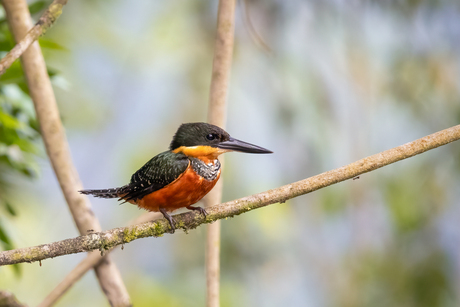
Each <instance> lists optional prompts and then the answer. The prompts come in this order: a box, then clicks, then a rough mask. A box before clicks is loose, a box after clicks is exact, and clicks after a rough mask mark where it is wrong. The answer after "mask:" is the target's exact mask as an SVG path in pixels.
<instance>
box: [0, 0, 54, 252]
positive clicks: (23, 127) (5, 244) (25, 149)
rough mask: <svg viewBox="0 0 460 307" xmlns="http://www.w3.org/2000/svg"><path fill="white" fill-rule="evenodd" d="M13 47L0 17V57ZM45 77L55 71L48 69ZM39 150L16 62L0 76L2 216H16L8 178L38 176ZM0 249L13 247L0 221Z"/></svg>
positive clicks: (49, 44)
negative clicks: (10, 196)
mask: <svg viewBox="0 0 460 307" xmlns="http://www.w3.org/2000/svg"><path fill="white" fill-rule="evenodd" d="M46 6H47V1H36V2H34V3H32V4H30V6H29V10H30V12H31V14H36V13H39V12H40V11H42V10H43V9H44V8H45V7H46ZM40 44H41V45H42V47H46V48H51V49H57V50H62V49H63V47H61V46H60V45H58V44H56V43H54V42H53V41H50V40H44V41H43V43H42V42H40ZM14 45H15V41H14V38H13V35H12V33H11V32H10V31H9V28H8V24H7V22H6V18H5V17H3V18H0V54H2V56H3V55H5V54H6V53H7V52H8V51H9V50H11V49H12V48H13V47H14ZM48 74H49V75H50V76H54V75H55V74H56V72H55V71H54V70H52V69H49V68H48ZM40 152H41V150H40V131H39V125H38V122H37V119H36V116H35V111H34V108H33V104H32V101H31V99H30V96H29V89H28V87H27V83H26V79H25V76H24V73H23V71H22V66H21V63H20V62H19V61H15V62H14V63H13V64H12V65H11V67H10V68H9V69H8V70H7V71H6V72H5V73H4V74H3V75H2V76H1V77H0V210H1V211H4V212H6V213H7V215H6V216H9V217H13V216H16V214H17V213H16V210H15V209H14V205H13V204H12V203H11V202H9V201H8V200H7V198H8V191H9V188H10V187H9V186H8V184H7V182H8V181H7V180H6V179H5V177H6V176H8V175H14V174H21V175H23V176H26V177H28V178H34V177H36V176H37V174H38V164H37V162H36V157H37V155H39V154H40ZM0 246H1V248H2V249H5V250H8V249H12V248H13V247H14V244H13V242H12V240H11V238H10V236H9V235H8V232H7V230H6V229H5V226H4V225H3V223H2V221H1V219H0Z"/></svg>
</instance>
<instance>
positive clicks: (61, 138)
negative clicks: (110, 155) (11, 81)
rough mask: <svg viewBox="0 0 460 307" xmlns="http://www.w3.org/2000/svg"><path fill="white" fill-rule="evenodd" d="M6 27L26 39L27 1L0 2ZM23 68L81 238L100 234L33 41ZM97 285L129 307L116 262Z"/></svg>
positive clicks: (99, 271) (100, 271)
mask: <svg viewBox="0 0 460 307" xmlns="http://www.w3.org/2000/svg"><path fill="white" fill-rule="evenodd" d="M2 3H3V6H4V8H5V12H6V17H7V19H8V24H9V26H10V28H11V32H12V33H13V35H14V38H15V40H16V41H20V40H21V39H22V38H23V37H25V36H26V35H27V33H28V31H29V29H31V28H32V19H31V17H30V13H29V9H28V7H27V2H26V0H2ZM21 61H22V67H23V69H24V74H25V77H26V80H27V85H28V87H29V92H30V97H31V98H32V101H33V103H34V107H35V113H36V115H37V119H38V121H39V123H40V131H41V135H42V138H43V142H44V144H45V148H46V152H47V154H48V156H49V159H50V162H51V165H52V167H53V170H54V173H55V174H56V177H57V180H58V182H59V184H60V186H61V190H62V192H63V194H64V197H65V199H66V201H67V204H68V206H69V209H70V212H71V214H72V217H73V219H74V221H75V224H76V226H77V228H78V231H79V232H80V234H81V235H84V234H86V233H87V231H88V230H89V229H93V230H95V231H100V229H101V226H100V224H99V221H98V220H97V218H96V217H95V216H94V213H93V211H92V209H91V204H90V203H89V201H88V199H87V198H86V197H84V195H81V194H79V193H78V192H77V191H78V190H81V189H82V184H81V182H80V179H79V176H78V173H77V171H76V170H75V167H74V165H73V162H72V158H71V156H70V150H69V146H68V143H67V138H66V135H65V130H64V127H63V125H62V122H61V118H60V115H59V109H58V107H57V103H56V97H55V95H54V91H53V88H52V86H51V82H50V79H49V77H48V73H47V70H46V64H45V60H44V58H43V54H42V52H41V49H40V46H39V45H38V42H34V43H32V44H31V45H30V47H29V48H27V50H26V51H25V52H24V53H23V54H22V56H21ZM95 272H96V275H97V278H98V281H99V284H100V286H101V288H102V290H103V292H104V294H105V295H106V297H107V299H108V300H109V302H110V304H111V305H113V306H131V302H130V299H129V295H128V291H127V290H126V287H125V285H124V284H123V280H122V279H121V274H120V272H119V271H118V268H117V267H116V265H115V263H114V262H113V261H111V259H110V258H107V259H106V261H103V262H101V263H99V265H97V266H96V267H95Z"/></svg>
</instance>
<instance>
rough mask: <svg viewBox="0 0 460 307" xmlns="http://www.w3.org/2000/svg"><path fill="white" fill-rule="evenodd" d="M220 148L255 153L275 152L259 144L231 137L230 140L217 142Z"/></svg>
mask: <svg viewBox="0 0 460 307" xmlns="http://www.w3.org/2000/svg"><path fill="white" fill-rule="evenodd" d="M217 147H218V148H221V149H228V150H234V151H239V152H246V153H254V154H267V153H273V151H271V150H268V149H265V148H262V147H260V146H257V145H253V144H250V143H246V142H243V141H240V140H237V139H234V138H232V137H231V138H230V139H229V140H228V141H225V142H222V143H219V144H217Z"/></svg>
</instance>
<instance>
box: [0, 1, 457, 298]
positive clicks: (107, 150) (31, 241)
mask: <svg viewBox="0 0 460 307" xmlns="http://www.w3.org/2000/svg"><path fill="white" fill-rule="evenodd" d="M49 3H50V1H39V2H37V3H35V4H33V6H32V7H31V10H32V11H33V12H34V13H36V14H34V17H35V18H38V17H39V16H40V10H41V9H42V8H43V7H46V6H47V5H48V4H49ZM31 4H32V2H31ZM216 13H217V1H212V2H211V1H200V0H188V1H182V0H178V1H148V0H136V1H127V0H124V1H122V0H112V1H103V0H97V1H96V0H91V1H89V0H86V1H69V3H68V5H67V6H66V7H65V8H64V13H63V15H62V16H61V18H60V19H59V20H58V22H57V24H56V25H55V26H54V27H53V28H52V29H51V30H50V31H49V32H48V33H47V35H46V36H45V37H44V38H43V39H42V41H41V45H42V47H43V51H44V53H45V57H46V59H47V64H48V67H49V73H50V75H51V76H52V80H53V84H54V88H55V92H56V95H57V99H58V104H59V107H60V111H61V114H62V115H61V116H62V120H63V123H64V125H65V127H66V129H67V136H68V139H69V143H70V147H71V151H72V155H73V159H74V162H75V164H76V167H77V169H78V171H79V173H80V176H81V179H82V181H83V184H84V186H85V188H108V187H117V186H121V185H123V184H125V183H127V182H128V181H129V178H130V175H131V174H132V173H133V172H134V171H136V170H137V169H138V168H139V167H141V166H142V165H143V164H144V163H145V162H146V161H147V160H148V159H150V158H151V157H152V156H154V155H156V154H157V153H159V152H162V151H164V150H166V149H167V147H168V145H169V142H170V140H171V137H172V135H173V134H174V132H175V130H176V129H177V127H178V126H179V125H180V124H181V123H184V122H193V121H205V120H206V116H207V103H208V94H209V85H210V79H211V65H212V56H213V44H214V35H215V25H216ZM246 14H248V15H249V16H250V19H251V21H252V24H253V27H254V28H255V29H256V31H257V33H258V35H260V37H262V38H263V40H264V42H265V44H266V45H267V46H268V47H269V50H267V49H266V48H264V47H262V46H261V44H260V43H258V41H257V40H255V39H254V36H255V34H254V33H252V32H251V30H250V28H251V26H250V25H248V23H247V21H246V22H245V20H246V17H245V15H246ZM0 30H1V33H0V49H1V52H2V55H4V54H5V52H6V51H8V50H9V49H11V47H12V42H11V36H10V35H9V34H8V31H7V25H6V23H5V22H4V19H2V20H0ZM235 35H236V37H235V52H234V62H233V68H232V76H231V86H230V94H229V97H228V119H227V131H229V132H230V134H231V135H232V136H234V137H236V138H239V139H242V140H245V141H248V142H252V143H255V144H258V145H261V146H263V147H266V148H269V149H271V150H273V151H274V152H275V153H274V154H273V155H267V156H263V157H261V156H254V155H244V154H238V153H231V154H227V155H226V160H225V170H224V174H223V180H224V182H225V188H224V201H227V200H231V199H235V198H239V197H243V196H246V195H249V194H253V193H256V192H261V191H264V190H267V189H270V188H275V187H277V186H280V185H283V184H287V183H290V182H294V181H297V180H300V179H304V178H307V177H309V176H312V175H316V174H318V173H321V172H324V171H327V170H330V169H333V168H336V167H340V166H343V165H345V164H348V163H350V162H353V161H355V160H358V159H360V158H363V157H366V156H369V155H372V154H375V153H378V152H380V151H383V150H385V149H389V148H392V147H395V146H398V145H401V144H403V143H406V142H409V141H412V140H414V139H416V138H419V137H422V136H425V135H427V134H430V133H433V132H436V131H438V130H442V129H445V128H448V127H450V126H453V125H457V124H459V122H460V2H458V0H406V1H404V0H389V1H362V0H356V1H343V0H342V1H341V0H323V1H313V0H309V1H307V0H304V1H300V0H298V1H294V0H291V1H282V0H276V1H275V0H266V1H262V0H247V9H246V10H245V9H244V5H243V2H239V3H238V6H237V19H236V34H235ZM0 82H1V83H0V94H1V95H0V132H1V133H0V189H1V191H0V199H1V203H0V242H1V244H2V245H1V248H2V249H10V248H13V247H25V246H30V245H37V244H42V243H48V242H51V241H55V240H61V239H65V238H68V237H74V236H76V235H77V231H76V228H75V227H74V225H73V221H72V219H71V217H70V215H69V212H68V209H67V206H66V204H65V201H64V198H63V196H62V194H61V192H60V189H59V186H58V184H57V182H56V179H55V177H54V175H53V173H52V170H51V168H50V165H49V162H48V160H47V158H46V155H45V153H44V149H43V144H42V142H41V139H40V137H39V133H38V132H37V123H36V120H35V116H34V112H33V107H32V104H31V101H30V99H29V98H28V96H27V88H26V86H25V84H24V80H23V76H22V74H21V70H20V66H19V63H16V64H15V66H13V67H12V68H10V70H9V71H8V72H7V74H6V75H4V76H2V78H1V79H0ZM459 186H460V144H459V143H453V144H450V145H447V146H444V147H442V148H439V149H435V150H433V151H430V152H428V153H425V154H423V155H420V156H416V157H414V158H411V159H409V160H406V161H403V162H399V163H396V164H393V165H390V166H387V167H385V168H383V169H380V170H377V171H374V172H371V173H369V174H365V175H362V176H360V178H359V179H358V180H349V181H347V182H343V183H340V184H338V185H335V186H332V187H329V188H325V189H322V190H320V191H317V192H314V193H312V194H310V195H307V196H302V197H299V198H296V199H294V200H291V201H287V202H286V203H285V204H282V205H280V204H277V205H272V206H269V207H266V208H263V209H259V210H255V211H254V212H249V213H247V214H244V215H241V216H238V217H236V218H233V219H229V220H225V221H223V223H222V257H221V258H222V268H221V281H222V285H221V292H222V293H221V294H222V299H221V301H222V306H224V307H225V306H283V305H284V306H430V307H432V306H458V305H460V226H459V225H460V200H459V199H460V189H459ZM91 202H92V204H93V207H94V211H95V213H96V214H97V216H98V218H99V219H100V221H101V224H102V227H103V228H104V229H110V228H113V227H119V226H124V225H126V224H127V223H128V221H129V220H131V219H132V218H135V217H136V216H138V215H140V214H142V213H143V212H142V211H139V210H138V209H137V208H136V207H135V206H132V205H129V204H125V205H122V206H119V205H118V204H117V202H116V201H115V200H102V199H91ZM204 240H205V227H200V228H198V229H197V230H194V231H191V232H190V233H189V234H184V233H177V234H176V235H173V236H171V235H165V236H164V237H162V238H158V239H155V238H148V239H142V240H138V241H134V242H132V243H130V244H127V245H125V248H124V250H123V251H120V250H118V251H116V252H114V253H113V258H114V259H115V261H116V263H117V265H118V267H119V268H120V270H121V272H122V275H123V279H124V281H125V283H126V285H127V287H128V290H129V293H130V295H131V298H132V300H133V302H134V306H204V304H205V300H204V298H205V277H204ZM84 257H85V255H84V254H79V255H71V256H65V257H59V258H56V259H52V260H46V261H43V262H42V266H41V267H40V266H39V264H38V263H33V264H22V265H19V266H16V267H13V268H11V267H1V268H0V289H8V290H10V291H12V292H14V293H15V294H16V296H17V297H18V299H19V300H20V301H22V302H24V303H27V304H30V305H32V306H34V305H36V304H38V303H39V302H40V301H41V300H42V299H43V298H44V297H45V296H46V294H47V293H48V292H49V291H51V289H53V288H54V287H55V286H56V285H57V284H58V283H59V282H60V281H61V280H62V278H63V277H64V276H65V275H66V274H67V273H68V272H69V271H70V270H71V269H72V268H73V267H74V266H75V265H76V264H77V263H78V262H79V261H80V260H81V259H83V258H84ZM105 305H107V303H106V300H105V298H104V296H103V294H102V292H101V291H100V289H99V286H98V283H97V281H96V279H95V277H94V273H93V272H90V273H88V274H87V275H86V276H85V277H84V278H83V279H82V280H81V281H80V282H78V284H77V285H76V286H74V287H73V288H72V289H71V291H70V292H69V293H68V294H66V296H65V297H64V298H63V299H62V300H61V301H60V302H59V303H58V304H57V306H105Z"/></svg>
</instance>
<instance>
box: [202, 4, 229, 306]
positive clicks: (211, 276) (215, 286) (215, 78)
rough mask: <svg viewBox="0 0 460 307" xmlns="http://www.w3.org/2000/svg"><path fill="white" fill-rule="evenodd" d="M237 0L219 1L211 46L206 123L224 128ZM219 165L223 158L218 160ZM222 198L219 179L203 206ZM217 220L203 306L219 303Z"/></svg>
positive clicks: (208, 251)
mask: <svg viewBox="0 0 460 307" xmlns="http://www.w3.org/2000/svg"><path fill="white" fill-rule="evenodd" d="M235 4H236V0H220V1H219V8H218V16H217V34H216V41H215V45H214V60H213V65H212V79H211V89H210V94H209V109H208V122H209V123H211V124H213V125H217V126H220V127H222V128H225V120H226V100H227V96H228V84H229V79H230V70H231V64H232V55H233V39H234V28H235ZM221 162H222V166H223V160H222V159H221ZM221 200H222V179H221V180H220V182H218V183H217V185H216V186H215V187H214V189H213V190H212V191H211V192H210V193H209V194H208V196H207V197H206V199H205V201H206V206H212V205H215V204H219V203H220V202H221ZM219 256H220V221H216V222H215V223H213V224H211V225H209V226H208V233H207V243H206V280H207V282H206V287H207V296H206V305H207V306H208V307H218V306H219V278H220V261H219Z"/></svg>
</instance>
